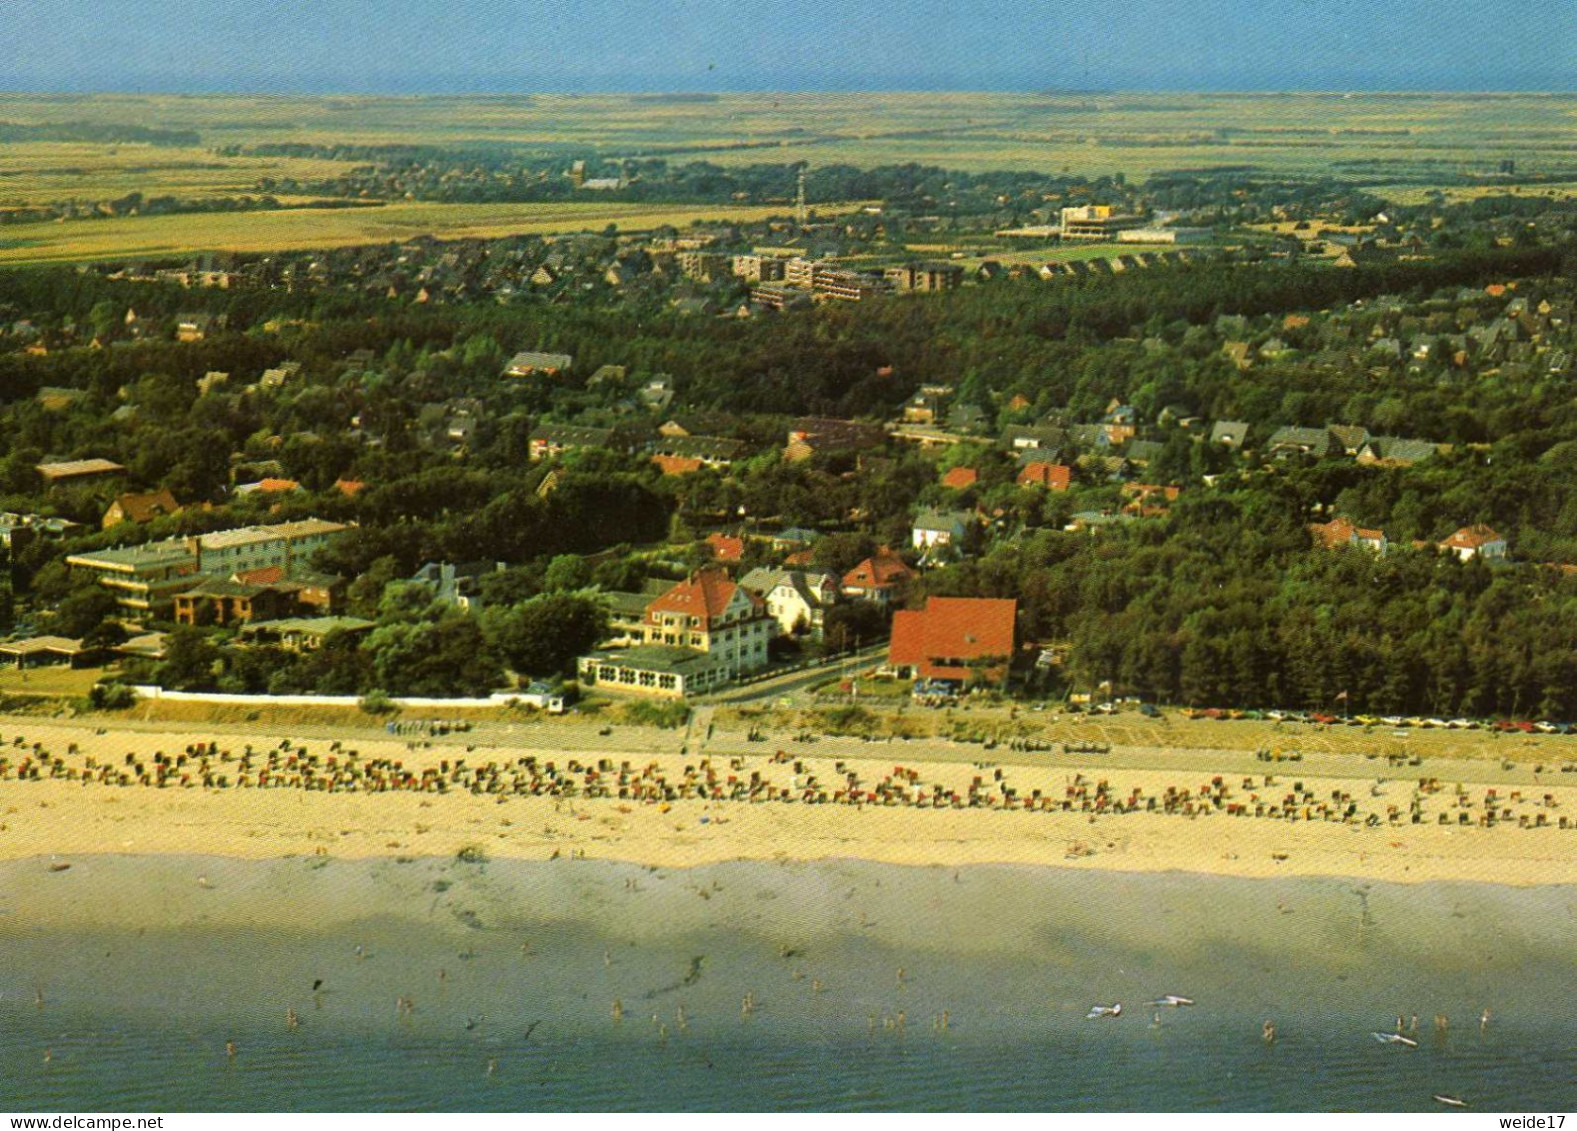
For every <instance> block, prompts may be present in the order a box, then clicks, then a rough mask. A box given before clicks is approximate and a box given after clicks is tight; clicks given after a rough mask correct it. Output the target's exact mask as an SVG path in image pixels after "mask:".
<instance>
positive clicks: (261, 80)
mask: <svg viewBox="0 0 1577 1131" xmlns="http://www.w3.org/2000/svg"><path fill="white" fill-rule="evenodd" d="M1574 81H1577V0H1077V2H1070V0H0V90H13V91H61V92H68V91H169V92H183V93H199V92H240V93H311V94H315V93H329V92H336V93H389V94H415V93H457V94H461V93H536V92H546V91H580V92H584V91H598V90H606V91H630V90H668V91H739V90H772V91H799V90H804V91H849V90H948V89H952V90H1070V89H1071V90H1092V89H1093V90H1145V89H1148V90H1563V91H1569V90H1572V89H1574Z"/></svg>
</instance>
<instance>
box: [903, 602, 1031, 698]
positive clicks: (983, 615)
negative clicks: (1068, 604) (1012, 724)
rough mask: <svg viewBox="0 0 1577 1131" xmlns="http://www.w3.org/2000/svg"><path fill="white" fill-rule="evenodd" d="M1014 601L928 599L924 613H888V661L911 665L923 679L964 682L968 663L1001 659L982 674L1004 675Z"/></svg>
mask: <svg viewBox="0 0 1577 1131" xmlns="http://www.w3.org/2000/svg"><path fill="white" fill-rule="evenodd" d="M1017 612H1018V602H1017V601H1015V600H1013V599H1011V598H1008V599H999V598H989V597H932V598H930V599H929V600H928V601H927V602H926V606H925V610H924V611H923V612H914V611H911V610H903V611H900V612H898V613H895V614H894V615H893V629H892V640H891V642H890V643H889V644H888V648H887V659H888V662H889V663H891V664H892V665H893V666H894V667H912V668H914V669H915V670H916V672H917V674H918V675H919V676H920V677H921V678H922V679H951V680H967V679H969V678H970V676H971V675H972V674H973V673H971V671H970V669H969V661H971V660H978V659H981V658H983V657H988V656H990V657H1001V658H1002V661H1003V662H1002V663H1000V664H997V665H993V667H992V668H991V669H990V670H989V671H988V672H987V673H986V674H987V678H989V679H993V680H1000V679H1001V678H1003V677H1004V676H1005V675H1006V674H1007V662H1008V661H1009V660H1010V659H1011V658H1012V655H1013V622H1014V618H1015V616H1016V614H1017Z"/></svg>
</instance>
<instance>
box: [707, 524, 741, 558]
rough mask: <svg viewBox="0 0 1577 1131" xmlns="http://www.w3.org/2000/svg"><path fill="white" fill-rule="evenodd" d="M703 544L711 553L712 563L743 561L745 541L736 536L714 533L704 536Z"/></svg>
mask: <svg viewBox="0 0 1577 1131" xmlns="http://www.w3.org/2000/svg"><path fill="white" fill-rule="evenodd" d="M705 542H706V545H707V548H708V549H710V550H711V551H712V560H713V561H718V562H737V561H742V560H743V559H744V556H745V540H744V539H743V538H740V537H738V536H737V535H733V534H723V533H720V532H715V531H714V532H713V533H711V534H708V535H707V536H706V538H705Z"/></svg>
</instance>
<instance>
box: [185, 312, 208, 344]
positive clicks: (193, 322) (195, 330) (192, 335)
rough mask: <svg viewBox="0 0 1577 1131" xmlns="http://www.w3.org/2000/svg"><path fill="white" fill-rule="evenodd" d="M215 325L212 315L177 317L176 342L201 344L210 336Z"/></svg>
mask: <svg viewBox="0 0 1577 1131" xmlns="http://www.w3.org/2000/svg"><path fill="white" fill-rule="evenodd" d="M214 325H215V323H214V317H213V315H211V314H181V315H177V316H176V319H175V340H176V341H178V342H200V341H202V340H203V339H204V338H206V337H207V336H208V333H209V331H210V330H212V329H213V328H214Z"/></svg>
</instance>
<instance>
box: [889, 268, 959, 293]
mask: <svg viewBox="0 0 1577 1131" xmlns="http://www.w3.org/2000/svg"><path fill="white" fill-rule="evenodd" d="M882 275H883V276H884V277H885V278H886V279H887V281H888V282H889V283H890V284H891V285H892V286H893V287H894V288H895V289H897V290H899V291H902V292H909V291H950V290H952V289H953V288H954V287H956V286H958V284H960V283H962V282H963V281H964V268H963V267H962V266H961V265H960V264H957V263H905V264H903V265H902V266H901V267H889V268H887V269H886V270H885V271H883V272H882Z"/></svg>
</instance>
